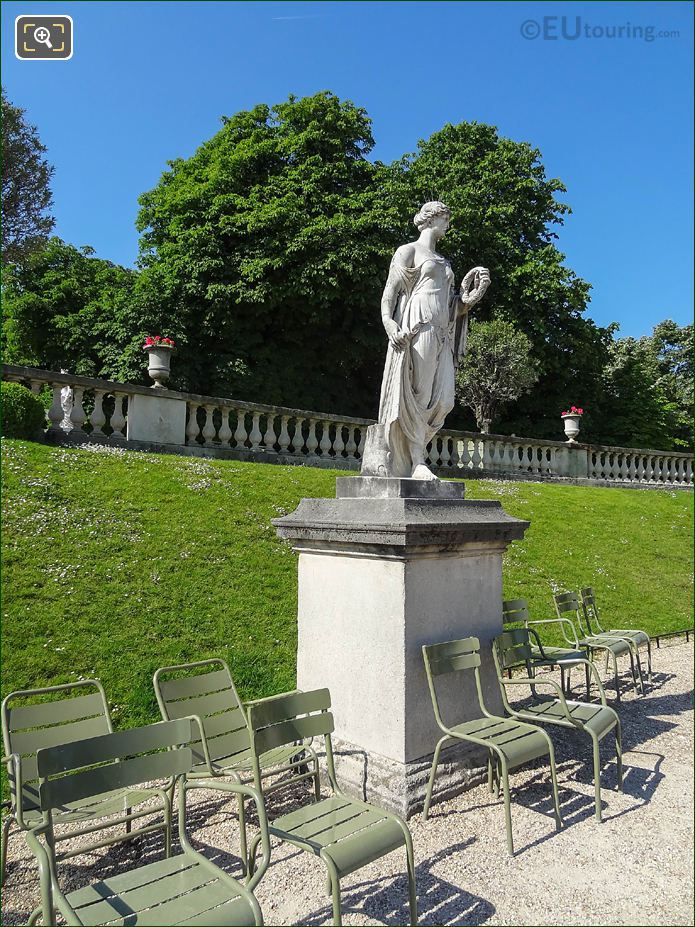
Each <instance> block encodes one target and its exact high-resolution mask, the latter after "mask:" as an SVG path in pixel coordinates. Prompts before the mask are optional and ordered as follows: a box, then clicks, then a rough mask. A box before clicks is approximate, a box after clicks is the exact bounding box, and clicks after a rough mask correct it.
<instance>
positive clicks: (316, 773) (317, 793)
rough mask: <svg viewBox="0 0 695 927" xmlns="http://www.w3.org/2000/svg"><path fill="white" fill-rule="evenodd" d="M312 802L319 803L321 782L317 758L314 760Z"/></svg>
mask: <svg viewBox="0 0 695 927" xmlns="http://www.w3.org/2000/svg"><path fill="white" fill-rule="evenodd" d="M314 763H315V767H314V801H321V780H320V778H319V761H318V757H317V758H316V760H314Z"/></svg>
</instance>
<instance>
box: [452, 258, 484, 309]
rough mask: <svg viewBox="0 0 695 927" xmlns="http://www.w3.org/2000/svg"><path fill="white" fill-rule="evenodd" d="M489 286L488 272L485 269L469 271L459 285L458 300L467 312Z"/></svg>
mask: <svg viewBox="0 0 695 927" xmlns="http://www.w3.org/2000/svg"><path fill="white" fill-rule="evenodd" d="M489 286H490V271H489V270H488V269H487V267H474V268H473V269H472V270H469V271H468V273H467V274H466V276H465V277H464V278H463V281H462V283H461V295H460V297H459V299H460V300H461V303H462V305H463V307H464V311H468V309H471V308H472V307H473V306H475V304H476V303H479V302H480V300H481V299H482V298H483V296H484V295H485V291H486V290H487V288H488V287H489Z"/></svg>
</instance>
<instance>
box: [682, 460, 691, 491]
mask: <svg viewBox="0 0 695 927" xmlns="http://www.w3.org/2000/svg"><path fill="white" fill-rule="evenodd" d="M692 481H693V461H692V458H691V457H686V459H685V478H684V480H683V482H684V483H687V484H688V485H690V484H691V483H692Z"/></svg>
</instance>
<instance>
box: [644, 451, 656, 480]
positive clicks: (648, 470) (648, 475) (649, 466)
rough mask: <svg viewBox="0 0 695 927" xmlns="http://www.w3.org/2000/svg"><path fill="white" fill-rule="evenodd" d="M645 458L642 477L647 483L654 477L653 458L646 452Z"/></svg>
mask: <svg viewBox="0 0 695 927" xmlns="http://www.w3.org/2000/svg"><path fill="white" fill-rule="evenodd" d="M646 460H647V463H646V466H645V468H644V479H645V480H646V481H647V483H651V481H652V480H653V479H654V458H653V457H651V456H650V455H649V454H647V458H646Z"/></svg>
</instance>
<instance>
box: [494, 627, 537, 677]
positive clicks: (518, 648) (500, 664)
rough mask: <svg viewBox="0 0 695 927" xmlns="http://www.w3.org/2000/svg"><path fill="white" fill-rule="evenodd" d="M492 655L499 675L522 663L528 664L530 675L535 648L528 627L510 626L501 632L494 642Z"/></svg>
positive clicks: (527, 668)
mask: <svg viewBox="0 0 695 927" xmlns="http://www.w3.org/2000/svg"><path fill="white" fill-rule="evenodd" d="M492 656H493V659H494V661H495V667H496V668H497V675H498V676H499V677H501V676H502V673H503V672H504V671H505V670H508V669H511V668H512V667H513V666H519V665H520V664H522V665H525V666H526V670H527V673H528V674H529V675H530V674H531V664H532V662H533V650H532V648H531V634H530V632H529V630H528V628H510V629H509V630H507V631H503V632H502V634H499V635H498V636H497V637H496V638H495V639H494V641H493V642H492Z"/></svg>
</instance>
